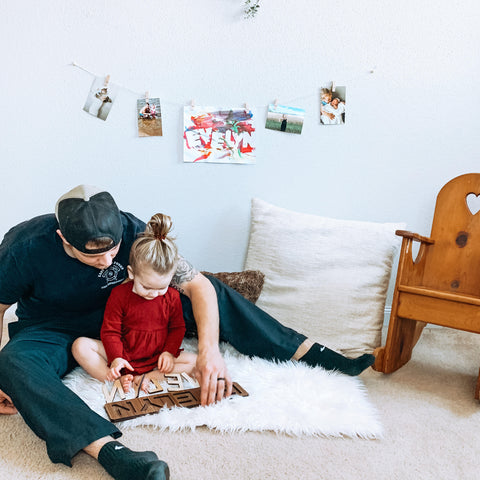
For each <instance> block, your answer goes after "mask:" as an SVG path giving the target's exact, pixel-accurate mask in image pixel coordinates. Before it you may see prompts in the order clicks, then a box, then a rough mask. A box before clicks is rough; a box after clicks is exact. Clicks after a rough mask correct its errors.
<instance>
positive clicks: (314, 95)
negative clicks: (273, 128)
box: [71, 61, 377, 109]
mask: <svg viewBox="0 0 480 480" xmlns="http://www.w3.org/2000/svg"><path fill="white" fill-rule="evenodd" d="M71 65H72V66H74V67H76V68H79V69H80V70H83V71H84V72H86V73H88V74H90V75H92V76H94V77H101V75H98V74H96V73H94V72H92V71H90V70H88V69H87V68H85V67H83V66H82V65H79V64H78V63H77V62H75V61H73V62H72V63H71ZM376 68H377V67H376V66H375V67H374V68H373V69H371V70H370V71H369V73H370V74H372V73H375V70H376ZM115 84H116V85H117V86H118V87H119V88H121V89H123V90H127V91H129V92H131V93H133V94H135V95H137V97H144V96H145V91H144V92H143V93H140V92H137V91H135V90H132V89H131V88H128V87H125V86H123V85H120V84H118V83H116V82H115ZM316 97H317V94H316V93H315V94H313V93H312V94H310V95H304V96H301V97H296V98H292V99H290V100H285V101H283V102H282V103H283V104H286V105H289V104H290V105H291V104H294V103H296V102H299V101H301V100H307V99H311V98H316ZM162 104H170V105H175V106H179V107H185V106H186V105H185V103H178V102H170V101H168V100H167V101H165V100H163V99H162ZM244 105H245V104H244ZM268 106H269V105H254V106H253V108H258V109H260V108H268ZM250 108H251V107H250Z"/></svg>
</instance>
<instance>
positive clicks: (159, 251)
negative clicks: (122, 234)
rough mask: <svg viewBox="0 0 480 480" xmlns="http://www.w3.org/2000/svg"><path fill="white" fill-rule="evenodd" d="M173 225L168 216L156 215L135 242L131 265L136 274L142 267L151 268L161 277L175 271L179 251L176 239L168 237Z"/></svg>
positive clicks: (130, 260)
mask: <svg viewBox="0 0 480 480" xmlns="http://www.w3.org/2000/svg"><path fill="white" fill-rule="evenodd" d="M172 225H173V222H172V219H171V218H170V217H169V216H168V215H164V214H163V213H156V214H155V215H153V216H152V218H151V219H150V221H149V222H148V223H147V227H146V228H145V232H143V233H142V234H141V236H140V237H139V238H137V239H136V240H135V242H134V243H133V245H132V249H131V250H130V258H129V263H130V267H131V268H132V270H133V272H134V273H135V272H138V269H140V268H142V267H150V268H151V269H152V270H153V271H154V272H156V273H158V274H160V275H163V274H165V273H170V272H171V271H172V270H173V268H174V267H175V266H176V264H177V261H178V250H177V246H176V245H175V242H174V238H173V237H172V236H169V235H168V234H169V233H170V231H171V230H172Z"/></svg>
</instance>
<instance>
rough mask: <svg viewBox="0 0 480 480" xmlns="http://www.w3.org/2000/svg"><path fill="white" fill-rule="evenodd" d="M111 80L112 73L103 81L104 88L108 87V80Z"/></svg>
mask: <svg viewBox="0 0 480 480" xmlns="http://www.w3.org/2000/svg"><path fill="white" fill-rule="evenodd" d="M109 81H110V75H107V76H106V77H105V80H104V82H103V86H104V88H108V82H109Z"/></svg>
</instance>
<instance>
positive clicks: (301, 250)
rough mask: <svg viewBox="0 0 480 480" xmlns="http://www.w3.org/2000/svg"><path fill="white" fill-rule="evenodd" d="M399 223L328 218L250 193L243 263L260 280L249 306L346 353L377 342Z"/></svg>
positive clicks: (363, 350) (372, 346)
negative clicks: (262, 279)
mask: <svg viewBox="0 0 480 480" xmlns="http://www.w3.org/2000/svg"><path fill="white" fill-rule="evenodd" d="M402 228H405V225H404V224H394V223H383V224H381V223H372V222H360V221H346V220H335V219H332V218H325V217H319V216H316V215H310V214H303V213H297V212H293V211H290V210H286V209H284V208H279V207H276V206H274V205H270V204H268V203H266V202H264V201H262V200H259V199H253V200H252V218H251V230H250V241H249V245H248V251H247V257H246V261H245V269H249V270H250V269H253V270H260V271H261V272H263V273H264V274H265V283H264V286H263V290H262V293H261V295H260V298H259V299H258V301H257V306H259V307H260V308H262V309H263V310H265V311H266V312H268V313H269V314H270V315H272V316H273V317H274V318H276V319H277V320H279V321H280V322H281V323H283V324H284V325H287V326H289V327H291V328H293V329H294V330H297V331H298V332H300V333H303V334H305V335H307V336H308V337H309V338H311V339H312V340H314V341H318V342H319V343H321V344H323V345H326V346H328V347H330V348H332V349H334V350H339V351H341V352H343V353H344V354H346V355H347V356H351V357H353V356H357V355H358V354H360V353H366V352H369V353H371V352H372V351H373V350H374V349H375V348H376V347H378V346H380V342H381V330H382V324H383V318H384V308H385V299H386V294H387V288H388V283H389V280H390V274H391V268H392V262H393V257H394V254H395V250H396V248H397V246H398V245H399V239H398V237H396V236H395V230H397V229H402Z"/></svg>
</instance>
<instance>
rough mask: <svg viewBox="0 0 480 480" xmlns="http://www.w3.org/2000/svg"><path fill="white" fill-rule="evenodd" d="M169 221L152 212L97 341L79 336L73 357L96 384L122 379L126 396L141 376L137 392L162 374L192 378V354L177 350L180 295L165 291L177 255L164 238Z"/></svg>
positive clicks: (181, 323) (180, 331)
mask: <svg viewBox="0 0 480 480" xmlns="http://www.w3.org/2000/svg"><path fill="white" fill-rule="evenodd" d="M171 227H172V220H171V218H170V217H169V216H168V215H163V214H160V213H157V214H156V215H154V216H153V217H152V218H151V220H150V221H149V222H148V224H147V227H146V230H145V232H144V233H143V234H142V235H141V236H140V237H139V238H138V239H137V240H136V241H135V242H134V243H133V245H132V249H131V251H130V257H129V265H128V266H127V270H128V277H129V279H130V280H131V281H128V282H127V283H123V284H121V285H119V286H117V287H115V288H114V289H113V290H112V292H111V294H110V297H109V299H108V301H107V305H106V307H105V314H104V319H103V325H102V329H101V333H100V338H101V341H100V340H94V339H92V338H86V337H80V338H78V339H77V340H75V342H74V344H73V347H72V352H73V355H74V357H75V359H76V360H77V362H78V363H79V365H80V366H81V367H83V368H84V370H85V371H87V372H88V373H89V374H90V375H91V376H92V377H94V378H96V379H97V380H100V381H102V382H103V381H105V380H109V381H113V380H115V379H117V378H121V384H122V387H123V390H124V391H125V392H127V391H129V390H130V388H131V386H132V383H138V382H139V379H140V376H141V375H143V374H146V375H145V378H144V381H143V382H142V385H141V388H142V390H144V391H145V392H147V391H148V385H149V383H150V380H151V379H153V378H157V379H158V380H161V379H162V378H163V375H161V374H163V373H172V372H175V373H181V372H187V373H192V372H193V370H194V366H195V362H196V355H195V354H193V353H187V352H183V351H182V350H180V345H181V343H182V340H183V337H184V335H185V321H184V319H183V313H182V304H181V301H180V294H179V293H178V291H177V290H175V289H174V288H172V287H170V282H171V280H172V277H173V275H174V273H175V270H176V267H177V262H178V252H177V247H176V245H175V243H174V241H173V239H172V238H171V237H170V236H168V233H169V232H170V230H171Z"/></svg>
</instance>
